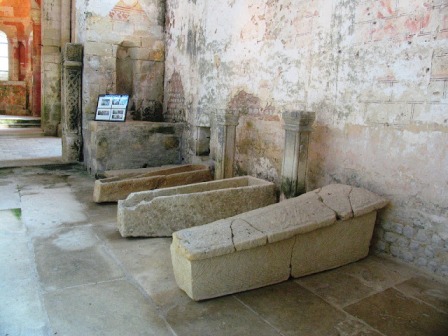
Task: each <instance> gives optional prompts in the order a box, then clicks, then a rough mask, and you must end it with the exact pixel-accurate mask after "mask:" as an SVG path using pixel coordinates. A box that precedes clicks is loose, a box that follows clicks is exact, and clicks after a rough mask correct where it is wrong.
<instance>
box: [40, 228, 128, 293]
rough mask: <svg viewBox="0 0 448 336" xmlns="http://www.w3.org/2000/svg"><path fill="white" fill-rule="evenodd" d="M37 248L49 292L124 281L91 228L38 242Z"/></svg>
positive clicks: (58, 234) (42, 275)
mask: <svg viewBox="0 0 448 336" xmlns="http://www.w3.org/2000/svg"><path fill="white" fill-rule="evenodd" d="M34 248H35V254H36V264H37V271H38V273H39V276H40V279H41V281H42V286H43V288H44V289H45V290H47V291H51V290H56V289H61V288H66V287H71V286H79V285H83V284H88V283H95V282H100V281H107V280H114V279H118V278H122V277H124V273H123V272H122V271H121V269H120V268H119V266H118V265H117V264H116V262H115V261H114V260H113V258H112V257H111V256H110V255H109V253H108V251H107V249H106V248H105V246H104V245H102V244H101V242H100V241H99V240H98V238H97V237H96V235H95V233H94V232H93V230H92V229H91V227H90V226H82V227H76V228H72V229H63V230H59V231H56V232H55V233H53V234H51V235H50V236H49V237H39V238H36V239H35V242H34Z"/></svg>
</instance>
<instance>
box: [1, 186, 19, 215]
mask: <svg viewBox="0 0 448 336" xmlns="http://www.w3.org/2000/svg"><path fill="white" fill-rule="evenodd" d="M17 208H20V195H19V191H18V190H17V184H16V181H15V180H12V181H11V180H9V181H8V180H5V179H0V210H6V209H17Z"/></svg>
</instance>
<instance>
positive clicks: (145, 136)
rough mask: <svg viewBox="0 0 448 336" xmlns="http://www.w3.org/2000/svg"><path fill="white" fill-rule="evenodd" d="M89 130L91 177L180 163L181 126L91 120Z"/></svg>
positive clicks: (88, 161)
mask: <svg viewBox="0 0 448 336" xmlns="http://www.w3.org/2000/svg"><path fill="white" fill-rule="evenodd" d="M88 127H89V131H88V132H87V133H88V134H89V135H90V136H89V139H90V149H91V153H92V155H91V157H87V158H86V159H85V162H86V165H87V167H88V169H89V170H90V171H91V172H92V173H93V174H96V173H98V172H100V173H101V172H104V171H106V170H114V169H131V168H141V167H160V166H164V165H170V164H180V161H181V156H180V143H181V137H182V129H183V124H182V123H164V122H138V121H135V122H134V121H126V122H122V123H110V122H108V123H105V122H97V121H90V122H89V124H88Z"/></svg>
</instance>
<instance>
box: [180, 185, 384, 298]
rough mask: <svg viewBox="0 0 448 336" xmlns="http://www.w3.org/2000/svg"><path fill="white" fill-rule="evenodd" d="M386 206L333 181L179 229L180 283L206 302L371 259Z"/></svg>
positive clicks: (367, 192) (193, 295)
mask: <svg viewBox="0 0 448 336" xmlns="http://www.w3.org/2000/svg"><path fill="white" fill-rule="evenodd" d="M386 204H387V201H386V200H385V199H384V198H382V197H379V196H377V195H375V194H373V193H371V192H369V191H367V190H364V189H360V188H355V187H350V186H346V185H329V186H326V187H324V188H322V189H317V190H314V191H312V192H308V193H306V194H303V195H301V196H299V197H296V198H291V199H289V200H286V201H283V202H281V203H277V204H273V205H270V206H267V207H264V208H260V209H256V210H253V211H250V212H247V213H244V214H240V215H237V216H234V217H232V218H227V219H223V220H219V221H216V222H213V223H210V224H207V225H203V226H198V227H194V228H189V229H185V230H181V231H178V232H175V233H174V234H173V242H172V245H171V258H172V262H173V268H174V275H175V278H176V282H177V284H178V285H179V287H180V288H181V289H182V290H184V291H185V292H186V293H187V294H188V296H190V297H191V298H192V299H193V300H204V299H209V298H214V297H218V296H222V295H226V294H231V293H236V292H240V291H245V290H249V289H254V288H258V287H262V286H267V285H271V284H274V283H278V282H281V281H285V280H287V279H288V278H289V277H290V276H292V277H295V278H296V277H300V276H304V275H307V274H311V273H316V272H320V271H324V270H327V269H331V268H335V267H338V266H342V265H344V264H347V263H350V262H354V261H356V260H359V259H361V258H364V257H366V256H367V254H368V252H369V243H370V240H371V238H372V233H373V227H374V224H375V218H376V210H378V209H380V208H382V207H384V206H385V205H386Z"/></svg>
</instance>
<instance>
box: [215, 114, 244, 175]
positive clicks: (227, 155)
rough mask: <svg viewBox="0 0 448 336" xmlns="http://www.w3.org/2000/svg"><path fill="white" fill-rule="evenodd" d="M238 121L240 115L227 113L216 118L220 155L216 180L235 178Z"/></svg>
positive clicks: (216, 169)
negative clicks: (234, 164) (234, 165)
mask: <svg viewBox="0 0 448 336" xmlns="http://www.w3.org/2000/svg"><path fill="white" fill-rule="evenodd" d="M238 119H239V115H238V114H236V113H227V112H226V113H225V114H224V115H217V116H216V124H217V128H218V142H219V147H220V154H219V156H218V157H217V158H216V166H215V180H220V179H224V178H230V177H233V163H234V160H235V140H236V126H238Z"/></svg>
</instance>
